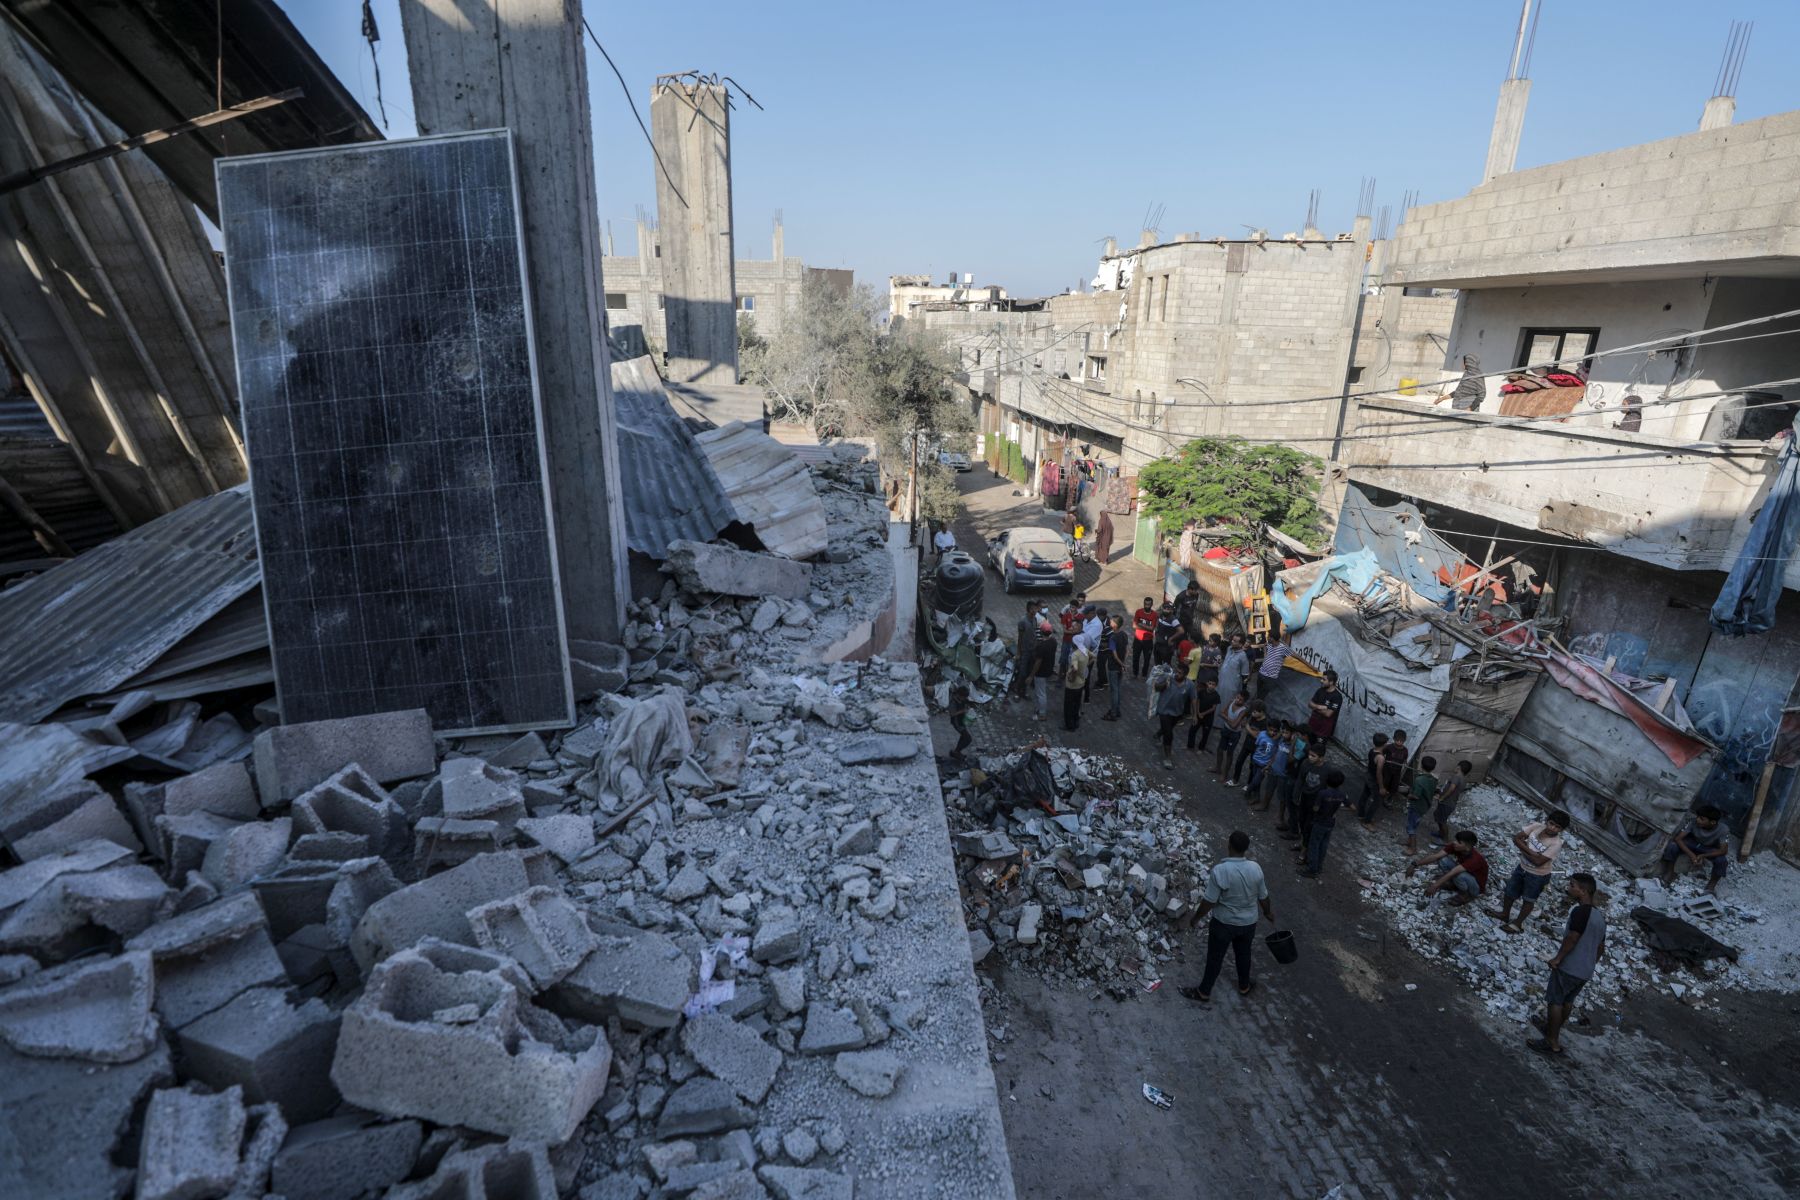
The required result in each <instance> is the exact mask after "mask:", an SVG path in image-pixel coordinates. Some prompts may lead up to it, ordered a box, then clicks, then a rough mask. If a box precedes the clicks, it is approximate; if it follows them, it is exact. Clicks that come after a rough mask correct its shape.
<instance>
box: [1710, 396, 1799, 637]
mask: <svg viewBox="0 0 1800 1200" xmlns="http://www.w3.org/2000/svg"><path fill="white" fill-rule="evenodd" d="M1797 542H1800V417H1795V418H1794V429H1793V431H1792V433H1791V434H1790V435H1789V437H1788V440H1787V446H1786V447H1785V448H1784V449H1783V450H1782V452H1781V461H1780V463H1779V464H1777V465H1776V468H1775V482H1774V483H1772V484H1771V485H1770V486H1769V494H1768V497H1767V498H1766V499H1765V500H1764V501H1763V506H1762V509H1761V511H1759V512H1758V513H1757V514H1756V521H1755V523H1754V524H1752V525H1751V526H1750V535H1749V536H1748V537H1746V538H1745V539H1744V548H1743V549H1742V550H1740V551H1738V557H1737V561H1736V562H1735V563H1733V564H1732V565H1731V573H1730V574H1729V575H1727V576H1726V577H1725V586H1724V588H1723V589H1722V590H1721V591H1720V592H1719V598H1718V599H1717V600H1716V601H1714V602H1713V606H1712V616H1711V622H1710V623H1711V625H1712V627H1713V628H1714V629H1716V630H1718V631H1719V632H1720V633H1723V634H1725V635H1726V636H1728V637H1743V636H1744V635H1745V634H1747V633H1767V632H1768V631H1769V630H1771V629H1773V628H1775V607H1776V605H1778V604H1780V603H1781V589H1782V576H1784V575H1785V574H1786V573H1787V566H1788V560H1789V559H1791V558H1793V557H1794V546H1795V544H1796V543H1797Z"/></svg>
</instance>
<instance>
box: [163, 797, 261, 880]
mask: <svg viewBox="0 0 1800 1200" xmlns="http://www.w3.org/2000/svg"><path fill="white" fill-rule="evenodd" d="M155 824H156V836H157V838H158V839H159V840H160V841H161V842H162V857H163V862H164V863H166V864H167V869H168V874H169V878H170V879H180V878H182V877H183V876H185V875H186V874H187V873H188V872H189V871H198V870H200V868H201V866H202V865H204V864H205V862H206V852H207V851H208V850H209V849H211V848H212V844H213V843H214V842H215V841H217V840H218V839H220V838H222V837H224V836H225V835H226V834H228V833H230V832H231V831H232V830H234V829H237V828H239V827H240V826H241V825H242V822H240V821H233V820H232V819H231V818H229V817H221V816H220V815H219V814H218V813H209V812H193V813H183V814H181V815H180V816H174V817H172V816H169V815H168V814H167V813H164V814H163V815H162V816H160V817H157V818H156V821H155Z"/></svg>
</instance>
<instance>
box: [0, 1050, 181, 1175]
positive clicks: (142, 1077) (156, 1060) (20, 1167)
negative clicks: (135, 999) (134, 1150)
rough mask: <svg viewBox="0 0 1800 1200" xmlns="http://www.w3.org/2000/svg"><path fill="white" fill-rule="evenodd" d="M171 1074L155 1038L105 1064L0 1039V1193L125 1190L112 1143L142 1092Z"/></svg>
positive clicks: (125, 1171)
mask: <svg viewBox="0 0 1800 1200" xmlns="http://www.w3.org/2000/svg"><path fill="white" fill-rule="evenodd" d="M174 1079H175V1071H174V1067H173V1065H172V1064H171V1062H170V1060H169V1051H168V1048H167V1047H166V1046H164V1045H163V1044H162V1043H161V1041H160V1040H159V1041H158V1042H157V1043H156V1044H155V1045H154V1046H153V1047H152V1048H151V1051H150V1052H149V1053H148V1054H145V1055H144V1056H143V1057H141V1058H138V1059H136V1060H134V1061H132V1062H128V1063H116V1064H110V1065H107V1064H95V1063H92V1062H86V1061H83V1060H81V1059H56V1058H29V1057H27V1056H25V1055H22V1054H17V1053H14V1052H13V1051H11V1050H8V1049H6V1048H5V1047H4V1046H0V1196H7V1197H13V1196H17V1197H20V1198H21V1200H24V1198H25V1197H30V1198H31V1200H39V1198H43V1200H85V1198H86V1197H90V1196H93V1197H112V1196H121V1195H123V1194H125V1193H126V1192H127V1191H128V1190H129V1188H130V1181H131V1171H130V1169H129V1168H126V1167H121V1166H119V1165H117V1164H116V1163H115V1162H114V1161H113V1148H114V1146H115V1145H116V1144H117V1143H118V1142H119V1140H120V1139H121V1138H122V1137H123V1136H124V1135H125V1133H126V1131H127V1128H128V1127H129V1126H130V1124H131V1121H132V1114H133V1113H134V1112H136V1111H137V1110H138V1108H139V1106H140V1104H141V1102H142V1100H143V1098H144V1096H145V1095H146V1094H147V1093H149V1092H150V1091H151V1089H153V1088H156V1087H160V1086H162V1085H164V1084H168V1083H172V1082H174ZM45 1147H55V1150H56V1152H55V1153H52V1154H47V1153H44V1148H45Z"/></svg>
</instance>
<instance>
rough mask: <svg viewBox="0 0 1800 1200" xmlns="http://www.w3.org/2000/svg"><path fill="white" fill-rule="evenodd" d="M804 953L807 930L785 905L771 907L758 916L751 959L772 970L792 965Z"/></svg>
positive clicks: (793, 912) (772, 905) (751, 945)
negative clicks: (788, 963)
mask: <svg viewBox="0 0 1800 1200" xmlns="http://www.w3.org/2000/svg"><path fill="white" fill-rule="evenodd" d="M805 950H806V930H805V928H804V927H803V926H802V925H801V924H800V915H799V914H798V913H796V912H795V911H794V910H793V909H792V908H789V907H788V906H787V905H785V904H771V905H769V906H768V907H767V908H765V909H763V910H762V912H761V913H760V914H759V919H758V921H757V924H756V936H755V937H754V939H753V940H752V941H751V943H750V957H751V958H754V959H755V960H756V961H757V962H759V963H767V964H769V965H771V966H773V965H775V964H778V963H784V962H792V961H793V960H794V959H796V958H799V957H800V955H801V954H802V953H804V952H805Z"/></svg>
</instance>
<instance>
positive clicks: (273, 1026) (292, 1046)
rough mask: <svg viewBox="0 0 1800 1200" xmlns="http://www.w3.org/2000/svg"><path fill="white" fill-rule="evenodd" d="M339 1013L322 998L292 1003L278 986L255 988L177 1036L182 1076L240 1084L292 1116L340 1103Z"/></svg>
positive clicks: (323, 1111)
mask: <svg viewBox="0 0 1800 1200" xmlns="http://www.w3.org/2000/svg"><path fill="white" fill-rule="evenodd" d="M337 1033H338V1018H337V1014H335V1013H333V1012H332V1011H331V1010H330V1009H329V1008H327V1007H326V1006H325V1004H324V1002H323V1001H320V1000H308V1001H306V1002H305V1003H304V1004H301V1005H299V1006H297V1007H296V1006H295V1005H292V1004H290V1003H288V999H287V994H286V992H285V991H284V990H283V989H281V988H273V987H257V988H251V989H250V990H249V991H246V992H244V993H242V994H241V995H239V996H237V997H236V998H234V999H233V1000H231V1001H230V1002H229V1003H228V1004H225V1005H224V1006H223V1007H220V1008H218V1009H215V1010H213V1011H212V1012H210V1013H208V1014H206V1015H205V1016H203V1017H201V1018H199V1019H198V1020H195V1021H192V1022H189V1023H188V1024H187V1025H185V1026H183V1027H182V1028H181V1029H180V1030H179V1031H178V1032H177V1033H176V1034H175V1038H174V1041H175V1057H176V1061H177V1062H179V1063H180V1064H181V1069H182V1073H183V1074H184V1075H185V1076H187V1077H188V1078H189V1079H195V1080H198V1081H200V1082H201V1083H204V1084H206V1085H207V1086H208V1087H211V1088H213V1089H215V1090H220V1091H222V1090H224V1089H225V1088H228V1087H232V1086H237V1087H240V1088H242V1089H243V1093H244V1099H245V1101H246V1102H248V1103H253V1104H264V1103H270V1102H273V1103H276V1104H279V1105H281V1111H282V1112H283V1113H284V1114H286V1115H287V1116H288V1117H289V1118H290V1119H292V1120H295V1121H312V1120H316V1119H318V1118H320V1117H323V1116H326V1115H328V1114H329V1113H330V1112H332V1110H334V1109H335V1108H337V1104H338V1095H337V1089H336V1088H334V1087H332V1086H331V1056H332V1052H333V1051H334V1050H336V1049H337Z"/></svg>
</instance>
